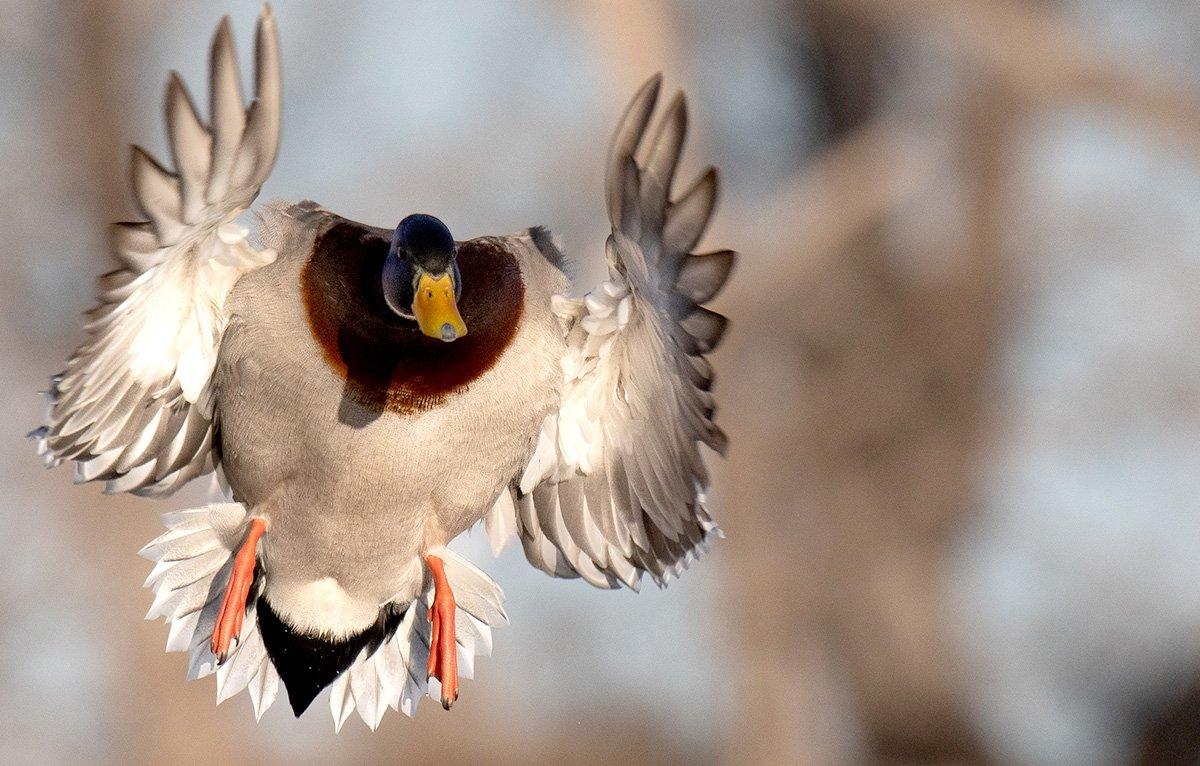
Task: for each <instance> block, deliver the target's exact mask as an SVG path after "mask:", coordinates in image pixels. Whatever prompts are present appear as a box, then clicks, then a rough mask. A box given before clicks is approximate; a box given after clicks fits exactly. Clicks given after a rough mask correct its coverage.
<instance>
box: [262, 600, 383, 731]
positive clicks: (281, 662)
mask: <svg viewBox="0 0 1200 766" xmlns="http://www.w3.org/2000/svg"><path fill="white" fill-rule="evenodd" d="M404 612H405V610H404V609H397V608H395V606H394V605H389V606H388V607H385V608H384V609H383V610H381V611H380V614H379V621H378V622H376V623H375V624H374V625H372V626H371V627H369V628H367V629H366V630H364V631H363V632H362V633H359V634H358V635H355V636H350V637H348V638H343V639H339V640H337V641H331V640H329V639H326V638H321V637H319V636H309V635H306V634H304V633H301V632H299V631H297V630H296V629H294V628H292V627H291V626H290V625H288V624H287V623H285V622H284V621H283V620H281V619H280V618H279V615H277V614H276V613H275V610H273V609H272V608H271V605H270V603H268V602H267V599H266V598H265V597H263V598H259V599H258V630H259V633H260V634H261V635H262V640H263V645H264V646H265V647H266V649H267V656H268V657H270V658H271V662H272V663H273V664H274V665H275V670H276V672H278V673H279V678H280V680H282V681H283V685H284V688H286V689H287V693H288V702H289V703H290V704H291V706H292V712H293V713H295V714H296V717H297V718H299V717H300V715H301V714H302V713H303V712H304V711H305V710H307V709H308V706H309V705H311V704H312V701H313V700H314V699H316V697H317V695H318V694H320V693H321V690H322V689H324V688H325V687H326V686H329V685H330V684H331V683H333V682H334V681H335V680H337V677H338V676H340V675H341V674H342V673H344V672H345V671H346V669H347V668H349V667H350V665H351V664H353V662H354V660H355V659H356V658H357V657H358V655H359V653H360V652H361V651H362V650H363V648H364V647H367V646H370V647H371V648H372V650H374V649H375V648H378V647H379V645H380V644H382V643H383V642H384V641H385V640H387V639H388V638H389V637H390V636H391V635H392V634H393V633H395V632H396V627H397V626H398V625H399V624H400V620H401V619H402V618H403V617H404Z"/></svg>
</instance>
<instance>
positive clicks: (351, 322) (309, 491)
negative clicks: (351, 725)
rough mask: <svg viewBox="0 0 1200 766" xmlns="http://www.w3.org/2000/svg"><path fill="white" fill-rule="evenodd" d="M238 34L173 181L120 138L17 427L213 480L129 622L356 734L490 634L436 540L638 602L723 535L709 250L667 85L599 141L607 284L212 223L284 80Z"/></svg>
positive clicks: (497, 595) (174, 527)
mask: <svg viewBox="0 0 1200 766" xmlns="http://www.w3.org/2000/svg"><path fill="white" fill-rule="evenodd" d="M278 49H279V44H278V41H277V36H276V24H275V20H274V18H273V17H272V14H271V11H270V8H269V7H268V8H265V9H264V11H263V13H262V15H261V16H260V18H259V23H258V30H257V36H256V57H255V80H254V97H253V99H252V100H251V101H250V103H249V106H248V107H247V106H246V104H245V102H244V99H243V95H242V91H241V87H240V85H239V74H238V68H237V64H236V58H235V52H234V46H233V42H232V37H231V34H230V25H229V21H228V18H226V19H224V20H222V22H221V23H220V25H219V26H218V27H217V30H216V34H215V38H214V41H213V43H212V49H211V66H210V77H211V84H210V96H211V105H210V112H209V122H208V123H207V124H206V123H204V122H202V121H201V119H200V116H199V115H198V113H197V110H196V107H195V105H194V103H193V101H192V99H191V97H190V96H189V94H188V91H187V89H186V87H185V86H184V84H183V83H182V81H181V80H180V79H179V78H178V77H176V76H174V75H173V76H172V77H171V79H170V81H169V83H168V87H167V92H166V123H167V133H168V137H169V141H170V147H171V156H172V157H173V159H174V163H175V169H174V170H169V169H168V168H166V167H165V166H163V165H162V164H160V163H158V162H157V161H155V160H154V159H152V158H151V157H150V155H148V154H147V153H146V152H144V151H142V150H140V149H138V148H136V147H135V148H134V150H133V158H132V185H133V191H134V195H135V197H136V200H137V203H138V205H139V207H140V209H141V211H142V213H143V214H144V216H145V220H143V221H137V222H132V223H128V222H127V223H118V224H116V225H115V226H114V229H113V250H114V253H115V255H116V257H117V259H118V260H119V261H120V268H118V269H117V270H115V271H112V272H110V273H108V274H105V275H104V276H102V277H101V278H100V280H99V283H100V284H99V305H97V306H96V308H94V309H93V310H92V311H91V312H90V313H89V315H88V320H87V324H86V331H87V334H88V337H87V340H86V342H85V343H84V344H83V345H82V346H81V347H80V348H79V349H78V350H77V351H75V353H74V354H73V355H72V356H71V357H70V359H69V361H68V362H67V366H66V370H65V371H64V372H62V373H61V374H59V375H56V376H54V377H53V378H52V381H51V385H50V388H49V390H48V391H47V392H46V393H47V397H48V399H49V411H48V415H47V419H46V421H45V424H44V425H43V426H41V427H40V428H38V429H37V430H36V431H34V432H33V433H32V434H31V436H32V437H33V438H35V439H36V441H37V444H38V447H39V451H40V453H41V454H42V455H43V456H45V459H46V461H47V462H48V463H49V464H51V465H55V464H58V463H60V462H63V461H70V462H73V463H74V465H75V476H76V480H77V481H81V482H87V481H100V482H104V486H105V490H106V491H107V492H131V493H133V494H136V495H151V496H159V495H166V494H170V493H172V492H174V491H175V490H177V489H179V488H180V487H181V486H183V485H184V484H185V483H187V482H189V481H190V480H192V479H194V478H196V477H199V476H202V475H205V474H209V473H213V474H214V476H215V477H216V479H217V480H218V482H219V485H220V487H221V488H222V493H223V494H222V497H220V498H214V502H212V503H210V504H209V505H207V506H204V507H200V508H193V509H189V510H184V511H179V512H175V513H171V514H168V515H167V516H166V517H165V518H164V521H165V524H166V526H167V528H168V529H167V532H166V533H165V534H163V535H162V536H161V537H159V538H158V539H156V540H154V541H152V542H151V543H150V544H149V545H147V546H146V547H145V548H144V549H143V550H142V554H143V555H144V556H146V557H147V558H149V559H151V560H153V561H155V562H156V563H155V565H154V568H153V570H152V571H151V573H150V576H149V577H148V579H147V586H148V587H150V588H153V590H154V591H155V598H154V603H153V605H152V606H151V608H150V612H149V615H148V618H155V617H163V618H165V619H166V621H167V622H168V623H169V624H170V634H169V638H168V641H167V649H168V650H178V651H188V652H190V662H189V677H193V678H194V677H200V676H205V675H208V674H210V673H214V672H215V673H216V676H217V694H218V701H219V700H222V699H225V698H227V697H229V696H231V695H233V694H235V693H237V692H239V691H240V690H242V689H248V690H249V692H250V696H251V698H252V702H253V705H254V710H255V714H256V716H261V715H262V713H263V711H264V710H265V709H266V708H267V707H268V706H269V705H270V704H271V703H272V701H273V700H274V699H275V697H276V695H277V692H278V688H279V685H280V682H281V681H282V684H283V686H284V687H285V689H286V691H287V697H288V701H289V702H290V704H291V707H292V709H293V711H294V712H295V714H296V715H297V716H299V715H300V714H301V713H303V712H304V710H305V709H306V708H307V707H308V706H309V705H310V703H311V702H312V700H313V699H314V697H315V696H316V695H317V694H318V693H320V692H321V691H322V690H323V689H324V688H326V687H329V686H332V692H331V704H332V708H333V714H334V718H335V722H336V725H337V726H338V727H339V728H340V727H341V725H342V723H343V722H344V721H345V720H346V719H347V717H348V716H349V715H350V714H351V712H353V711H354V710H356V709H357V710H358V711H359V713H360V715H361V717H362V718H363V720H364V721H365V722H366V723H367V724H368V725H369V726H371V727H372V728H374V727H375V726H377V725H378V724H379V722H380V719H381V717H382V716H383V713H384V711H385V710H386V709H387V708H388V707H392V708H397V709H400V710H402V711H403V712H405V713H407V714H410V715H411V714H412V713H413V711H414V709H415V707H416V704H417V702H418V701H419V700H420V699H421V698H422V697H423V696H424V695H425V694H427V693H429V694H431V695H432V694H433V691H431V689H432V684H431V683H430V682H431V681H433V680H436V681H437V684H436V686H437V697H436V698H437V699H440V701H441V704H442V705H443V706H444V707H445V708H447V709H449V708H450V706H451V704H452V703H453V702H454V700H455V699H456V698H457V695H458V688H459V679H460V677H470V675H471V670H472V666H473V663H474V657H475V655H476V654H487V653H488V652H489V651H490V647H491V628H492V627H496V626H498V625H503V624H505V623H506V622H507V617H506V615H505V612H504V609H503V607H502V600H503V593H502V591H501V590H500V588H499V586H497V585H496V583H495V582H493V581H492V579H491V578H489V577H488V576H487V575H485V574H484V573H483V572H482V571H480V570H479V569H478V568H476V567H475V566H474V565H473V564H471V563H470V562H468V561H466V560H465V559H463V558H462V557H460V556H459V555H457V554H455V553H453V552H451V551H450V550H449V549H448V548H447V547H446V546H447V544H449V543H450V541H452V540H453V539H454V538H456V537H457V536H458V535H460V534H461V533H463V532H464V531H466V530H468V529H469V528H471V527H472V526H474V525H475V524H477V523H479V522H481V521H483V522H484V523H485V526H486V529H487V534H488V536H489V539H490V541H491V543H492V545H493V547H494V548H496V549H497V551H498V550H499V548H500V547H502V546H503V544H504V541H505V540H506V539H508V538H510V537H512V536H515V537H516V538H518V539H519V540H520V541H521V544H522V546H523V547H524V552H525V555H526V557H527V558H528V560H529V561H530V562H531V563H532V564H533V565H535V566H537V567H538V568H540V569H542V570H543V571H545V572H546V573H548V574H550V575H551V576H553V577H565V578H573V577H580V578H582V579H584V580H586V581H587V582H588V583H591V584H592V585H595V586H597V587H600V588H618V587H620V586H621V585H625V586H627V587H629V588H632V589H634V590H636V589H637V588H638V586H639V583H640V581H641V578H642V576H643V575H644V574H648V575H649V576H650V577H651V578H652V579H653V580H654V581H655V582H657V583H658V584H659V585H664V584H665V583H666V582H667V581H668V580H669V579H670V578H671V577H673V576H677V575H679V574H680V572H681V571H682V569H683V568H684V567H686V566H687V565H688V564H689V563H690V562H691V561H692V560H693V559H694V558H695V557H696V556H697V555H698V553H699V552H700V551H701V550H703V549H705V548H706V545H707V543H708V542H709V541H710V539H711V538H712V537H713V536H714V535H718V534H719V530H718V528H717V526H716V524H715V523H714V522H713V520H712V519H711V518H710V516H709V513H708V511H707V510H706V507H705V492H706V491H707V488H708V484H709V477H708V474H707V472H706V470H705V466H704V459H703V456H702V455H701V451H700V445H707V446H708V447H709V448H711V449H713V450H715V451H717V452H723V450H724V449H725V443H726V441H725V437H724V435H723V434H722V432H721V431H720V430H719V429H718V428H717V426H716V425H714V423H713V411H714V404H713V397H712V395H711V394H710V392H709V389H710V385H711V383H712V380H713V372H712V368H711V367H710V365H709V363H708V362H707V361H706V359H705V355H706V354H707V353H708V352H710V351H711V350H712V349H713V348H714V347H715V346H716V344H717V342H718V341H719V340H720V338H721V335H722V333H723V332H724V331H725V327H726V320H725V318H724V317H722V316H721V315H719V314H716V313H714V312H712V311H710V310H708V309H706V308H704V307H703V306H702V305H701V304H703V303H705V302H707V301H708V300H709V299H710V298H712V297H713V296H714V295H715V294H716V293H717V291H718V290H719V289H720V288H721V286H722V285H723V284H724V283H725V281H726V278H727V277H728V275H729V273H730V269H731V268H732V266H733V264H734V254H733V253H731V252H729V251H719V252H713V253H706V254H694V253H693V250H694V249H695V247H696V244H697V242H698V241H699V240H700V238H701V235H702V234H703V232H704V229H705V226H706V224H707V223H708V220H709V218H710V216H711V214H712V211H713V207H714V204H715V200H716V194H717V181H716V175H715V173H714V172H713V171H712V170H708V171H707V172H705V173H703V174H702V175H701V176H700V178H699V180H697V181H696V182H695V183H693V184H692V185H691V186H690V187H689V188H688V190H687V191H686V192H684V193H683V194H682V195H681V196H679V197H678V198H672V196H671V189H672V186H673V181H674V176H675V171H676V167H677V165H678V163H679V158H680V152H681V149H682V147H683V141H684V135H685V132H686V110H685V104H684V99H683V96H682V94H680V95H679V96H677V97H676V98H675V99H674V100H673V101H672V102H671V103H670V105H669V106H668V107H667V108H666V110H665V112H664V113H663V115H662V117H661V118H660V119H659V120H657V122H656V127H655V128H654V129H653V130H650V129H649V125H650V123H651V118H652V113H653V112H654V110H655V105H656V103H657V101H658V96H659V91H660V87H661V84H660V83H661V80H660V77H659V76H655V77H653V78H651V79H650V80H649V81H648V82H647V83H646V84H645V85H644V86H643V87H642V88H641V89H640V90H639V91H638V93H637V94H636V95H635V96H634V98H633V100H632V102H631V103H630V105H629V106H628V108H627V109H626V111H625V114H624V116H623V117H622V118H621V121H620V124H619V126H618V128H617V130H616V133H615V136H614V138H613V141H612V147H611V149H610V151H609V153H608V161H607V167H608V170H607V207H608V216H609V219H610V221H611V223H612V235H611V236H610V237H609V238H608V242H607V260H608V271H609V275H608V279H607V280H606V281H604V282H603V283H602V284H601V285H599V286H598V287H596V288H595V289H593V290H592V291H591V292H590V293H588V294H587V295H586V297H585V298H582V299H576V298H571V297H568V296H569V294H570V290H571V284H570V281H569V279H568V277H567V275H566V273H565V271H564V258H563V254H562V252H561V251H560V249H559V247H558V246H557V244H556V243H555V240H554V238H553V237H552V236H551V235H550V234H549V233H548V231H547V230H545V229H543V228H536V227H535V228H531V229H528V230H526V231H523V232H521V233H518V234H512V235H505V236H488V237H480V238H477V239H471V240H466V241H456V240H455V239H454V237H453V236H452V234H451V232H450V230H449V229H448V228H447V226H446V225H445V223H443V222H442V221H440V220H439V219H438V218H436V217H434V216H432V215H427V214H420V213H417V214H411V215H403V216H398V217H399V218H400V221H399V224H398V225H396V226H395V227H394V228H388V227H382V228H380V227H376V226H371V225H367V224H362V223H357V222H355V221H352V220H349V219H347V218H344V217H342V216H339V215H337V214H335V213H333V212H330V211H329V210H327V209H325V208H324V207H322V206H321V205H319V204H317V203H315V202H311V201H304V202H299V203H287V202H275V203H271V204H267V205H265V206H262V207H261V208H259V210H258V211H257V216H258V217H257V226H256V228H257V234H256V236H255V238H251V237H250V236H249V231H248V230H247V228H245V227H243V226H242V225H241V224H239V222H238V217H239V215H241V214H242V213H243V212H244V211H246V210H247V209H248V208H249V206H250V205H251V203H252V202H253V201H254V200H255V198H256V197H257V196H258V193H259V189H260V187H261V185H262V183H263V181H264V180H265V179H266V178H267V176H268V174H269V172H270V170H271V168H272V166H273V164H274V162H275V157H276V153H277V149H278V143H279V135H280V66H279V51H278Z"/></svg>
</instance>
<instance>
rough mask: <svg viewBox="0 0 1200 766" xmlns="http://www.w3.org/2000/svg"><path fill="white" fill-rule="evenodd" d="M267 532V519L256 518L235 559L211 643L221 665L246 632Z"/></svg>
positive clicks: (251, 523)
mask: <svg viewBox="0 0 1200 766" xmlns="http://www.w3.org/2000/svg"><path fill="white" fill-rule="evenodd" d="M266 531H267V522H266V520H265V519H252V520H251V521H250V529H249V530H247V531H246V538H245V539H244V540H243V541H242V546H241V547H240V548H238V552H237V554H236V555H235V556H234V559H233V569H232V570H231V571H230V573H229V582H228V584H226V586H225V596H224V598H223V599H222V600H221V611H220V612H219V613H218V614H217V622H216V624H215V625H213V632H212V643H211V644H210V648H211V649H212V653H213V654H215V655H216V656H217V662H218V663H223V662H225V660H226V659H227V658H228V657H229V653H230V651H231V649H232V648H233V643H234V640H235V639H236V638H237V637H238V636H239V635H241V633H242V623H243V621H244V620H245V618H246V599H247V597H248V596H249V595H250V586H251V585H253V584H254V567H255V565H256V564H257V562H258V540H259V538H261V537H262V536H263V533H264V532H266Z"/></svg>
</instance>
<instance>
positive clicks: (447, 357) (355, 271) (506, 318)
mask: <svg viewBox="0 0 1200 766" xmlns="http://www.w3.org/2000/svg"><path fill="white" fill-rule="evenodd" d="M387 252H388V240H387V238H386V232H384V231H383V230H375V229H369V228H366V227H363V226H360V225H358V224H351V223H338V224H335V225H333V226H332V227H331V228H329V229H328V230H327V231H326V232H324V233H323V234H321V235H320V236H319V237H318V238H317V240H316V242H315V243H314V247H313V254H312V257H311V258H310V260H309V261H308V263H306V264H305V265H304V267H303V269H302V271H301V275H300V279H301V295H302V297H303V300H304V307H305V312H306V316H307V320H308V324H309V328H310V329H311V331H312V335H313V338H314V339H315V340H316V341H317V343H318V345H319V346H320V348H321V350H322V354H323V356H324V359H325V362H326V363H327V364H328V365H329V367H330V368H331V369H332V370H333V371H334V372H335V373H336V374H337V375H338V376H339V377H340V378H341V379H342V380H344V381H345V392H346V395H347V397H349V398H351V399H353V400H354V401H355V402H356V403H358V404H359V405H360V406H362V407H363V408H364V409H366V410H369V411H372V412H376V413H380V412H394V413H401V414H408V413H416V412H422V411H426V410H429V409H432V408H434V407H438V406H440V405H442V404H444V403H445V402H446V400H447V398H448V397H450V396H452V395H454V394H456V393H461V392H463V391H464V390H465V389H466V388H467V387H468V386H470V385H471V383H472V382H473V381H475V380H477V379H478V378H479V377H480V376H481V375H483V374H484V373H485V372H487V371H488V370H490V369H492V367H493V366H494V365H495V364H496V360H497V359H499V358H500V355H501V354H502V353H504V351H505V349H507V348H508V347H509V345H510V344H511V343H512V341H513V338H514V337H515V336H516V332H517V328H518V326H519V325H520V323H521V317H522V313H523V306H524V299H525V286H524V283H523V281H522V279H521V272H520V268H519V266H518V264H517V261H516V258H514V257H513V256H512V255H511V254H510V253H508V252H507V251H506V250H505V249H504V248H503V247H502V246H501V245H500V243H499V242H498V241H497V240H493V239H491V238H481V239H475V240H470V241H468V242H463V243H461V244H460V245H459V254H458V265H459V270H460V272H461V275H462V283H463V284H462V296H461V297H460V299H459V311H460V312H461V314H462V316H463V320H464V321H465V322H466V324H467V328H468V333H467V335H466V336H465V337H463V338H460V339H458V340H456V341H454V342H453V343H444V342H442V341H440V340H436V339H434V338H429V337H426V336H425V335H423V334H421V333H420V331H418V330H417V328H416V326H415V325H414V324H413V323H412V322H411V321H410V320H406V319H404V318H402V317H398V316H396V315H395V314H394V313H393V312H392V311H391V310H390V309H389V308H388V307H387V305H386V303H385V301H384V298H383V291H382V287H381V278H380V275H381V273H382V270H383V263H384V259H385V258H386V257H387Z"/></svg>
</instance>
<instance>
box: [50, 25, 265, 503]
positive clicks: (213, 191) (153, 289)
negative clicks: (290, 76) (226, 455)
mask: <svg viewBox="0 0 1200 766" xmlns="http://www.w3.org/2000/svg"><path fill="white" fill-rule="evenodd" d="M255 43H256V45H255V53H256V55H255V64H256V66H255V95H254V99H253V100H252V101H251V102H250V105H249V107H247V106H246V105H245V103H244V101H243V98H242V87H241V84H240V77H239V74H238V65H237V58H236V53H235V51H234V45H233V38H232V34H231V32H230V25H229V19H228V17H226V18H224V19H222V20H221V23H220V25H219V26H218V27H217V31H216V35H215V37H214V39H213V43H212V51H211V62H210V77H211V82H210V84H209V97H210V104H211V113H210V115H209V118H210V123H209V124H208V125H205V124H204V123H202V122H201V121H200V118H199V116H198V115H197V113H196V108H195V106H194V105H193V103H192V100H191V97H190V96H189V94H188V92H187V89H186V87H185V86H184V84H183V82H182V80H180V79H179V77H178V76H177V75H175V74H172V75H171V78H170V80H169V82H168V84H167V94H166V121H167V133H168V137H169V139H170V145H171V154H172V156H173V158H174V161H175V165H176V169H175V170H174V171H171V170H168V169H166V168H165V167H163V166H162V165H160V164H159V163H158V162H156V161H155V160H154V159H153V158H151V157H150V155H149V154H147V153H146V152H145V151H143V150H142V149H140V148H138V147H134V149H133V158H132V172H131V177H132V185H133V191H134V196H135V198H136V200H137V203H138V206H139V208H140V209H141V211H142V213H143V214H144V215H145V216H146V219H147V220H145V221H138V222H134V223H118V224H116V225H115V226H114V227H113V250H114V252H115V255H116V257H117V259H118V260H119V261H120V262H121V266H122V267H121V268H120V269H117V270H116V271H112V272H109V273H108V274H105V275H104V276H102V277H101V278H100V280H99V283H100V296H99V301H100V302H99V305H98V306H97V307H96V308H94V309H92V310H91V311H90V312H89V314H88V322H87V325H86V330H87V332H88V340H87V342H86V343H84V345H82V346H81V347H80V348H79V349H77V350H76V351H75V353H74V354H73V355H72V356H71V358H70V360H69V361H68V362H67V368H66V370H65V371H64V372H63V373H61V374H60V375H56V376H55V377H54V378H52V380H51V384H50V389H49V391H48V392H47V396H48V398H49V400H50V409H49V414H48V416H47V420H46V422H45V424H44V425H43V426H42V427H41V428H38V429H37V430H35V431H34V432H33V433H32V434H30V435H31V436H32V437H34V438H36V439H37V441H38V449H39V452H40V454H42V455H43V456H44V457H45V459H46V461H47V463H48V464H50V465H55V464H58V463H59V462H61V461H63V460H71V461H74V462H75V465H76V481H93V480H100V481H104V482H106V486H105V490H106V491H108V492H125V491H129V492H133V493H135V494H147V495H153V494H165V493H168V492H171V491H174V490H175V489H177V488H178V487H180V486H182V485H183V484H184V483H186V482H187V481H188V480H189V479H191V478H193V477H195V476H198V475H201V474H203V473H206V472H208V471H211V470H213V468H214V467H215V465H216V462H217V458H216V455H215V453H214V452H213V437H214V423H213V409H212V386H211V381H210V379H211V376H212V371H213V368H214V366H215V364H216V359H217V349H218V347H219V345H220V341H221V335H222V333H223V332H224V329H225V325H226V322H227V320H228V317H227V316H226V314H225V309H224V304H225V299H226V296H227V295H228V294H229V291H230V289H231V288H232V287H233V284H234V282H236V281H237V279H238V278H239V277H240V276H241V275H242V274H244V273H246V272H247V271H250V270H252V269H255V268H258V267H259V266H261V265H263V264H265V263H270V262H271V261H272V260H273V259H274V253H273V252H272V251H270V250H264V251H258V250H255V249H254V248H252V247H250V246H249V244H247V242H246V235H247V231H246V229H244V228H242V227H241V226H239V225H238V224H237V223H236V222H235V219H236V218H237V217H238V215H239V214H241V213H242V212H243V211H244V210H246V209H247V207H249V205H250V203H251V202H253V201H254V199H255V198H256V197H257V196H258V192H259V189H260V187H261V186H262V184H263V181H265V180H266V178H267V176H268V175H269V174H270V172H271V168H272V166H273V165H274V164H275V156H276V153H277V151H278V147H279V123H280V72H279V42H278V36H277V33H276V28H275V20H274V18H273V16H272V15H271V11H270V8H269V7H267V8H264V10H263V12H262V15H261V16H260V17H259V22H258V32H257V37H256V40H255Z"/></svg>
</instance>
